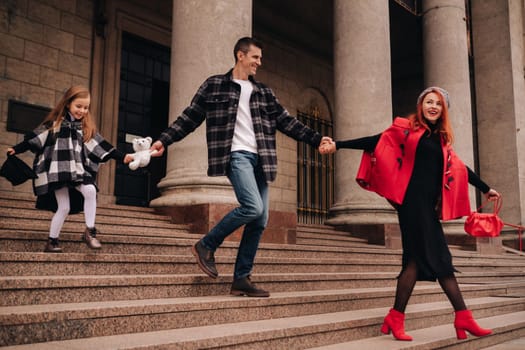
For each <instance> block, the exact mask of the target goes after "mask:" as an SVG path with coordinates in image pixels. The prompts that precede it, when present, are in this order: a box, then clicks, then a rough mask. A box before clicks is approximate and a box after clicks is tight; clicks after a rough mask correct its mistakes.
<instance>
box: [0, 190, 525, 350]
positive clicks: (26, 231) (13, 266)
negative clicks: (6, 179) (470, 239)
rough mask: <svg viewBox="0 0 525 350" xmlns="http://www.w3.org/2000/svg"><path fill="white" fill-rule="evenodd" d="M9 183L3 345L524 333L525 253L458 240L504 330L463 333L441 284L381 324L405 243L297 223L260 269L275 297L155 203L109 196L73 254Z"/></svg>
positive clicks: (213, 343)
mask: <svg viewBox="0 0 525 350" xmlns="http://www.w3.org/2000/svg"><path fill="white" fill-rule="evenodd" d="M33 207H34V201H33V198H32V197H31V196H28V195H23V194H15V193H11V192H1V191H0V276H1V277H0V346H3V347H5V349H44V350H45V349H68V350H69V349H79V350H80V349H96V350H104V349H219V348H220V349H250V350H253V349H310V348H318V349H360V350H361V349H367V350H368V349H381V350H385V349H435V348H451V349H454V348H457V349H482V348H486V347H489V346H492V345H494V344H500V343H503V342H505V341H507V340H510V339H516V338H521V337H525V278H524V275H525V257H523V256H519V255H515V254H505V255H499V256H483V257H481V256H479V255H477V254H476V253H475V252H471V251H462V250H453V255H454V261H455V265H456V267H457V269H458V270H460V271H461V273H458V275H457V278H458V281H459V282H460V284H461V285H460V287H461V289H462V291H463V295H464V296H465V299H466V302H467V305H468V306H469V308H470V309H472V310H473V312H474V315H475V317H476V318H477V320H478V322H479V323H480V324H481V325H482V326H484V327H490V328H493V330H494V334H493V335H491V336H488V337H483V338H476V337H472V336H469V338H468V339H467V340H463V341H458V340H456V339H455V331H454V328H453V326H452V323H453V312H452V309H451V306H450V304H449V303H448V301H447V300H446V298H445V295H444V293H443V292H442V291H441V289H440V287H439V285H438V284H437V283H418V284H417V285H416V288H415V291H414V294H413V297H412V299H411V300H410V304H409V307H408V309H407V321H406V328H407V331H408V333H409V334H411V335H412V336H413V337H414V338H415V340H414V341H413V342H399V341H395V340H394V339H393V337H392V336H391V335H389V336H384V335H381V334H380V332H379V328H380V326H381V323H382V320H383V317H384V315H385V314H386V313H387V312H388V309H389V308H390V306H391V305H392V302H393V295H394V290H395V282H396V279H395V278H396V276H397V274H398V272H399V266H400V259H401V252H400V251H397V250H388V249H385V248H384V247H381V246H373V245H368V244H366V243H365V241H364V240H361V239H357V238H352V237H350V236H349V234H348V233H346V232H342V231H336V230H333V229H329V228H326V227H323V226H313V225H312V226H306V225H300V226H299V227H298V236H297V245H278V244H262V245H261V247H260V249H259V252H258V256H257V260H256V268H255V271H254V275H253V280H254V282H255V283H257V285H259V286H260V287H262V288H264V289H267V290H269V291H271V293H272V295H271V297H270V298H262V299H259V298H246V297H232V296H230V295H229V287H230V284H231V274H232V270H233V264H234V259H235V254H236V246H237V244H236V243H235V242H225V243H224V244H223V246H222V247H221V248H220V249H219V250H218V251H217V254H216V259H217V265H218V266H217V267H218V270H219V272H220V276H219V278H218V279H216V280H213V279H210V278H208V277H206V276H205V275H204V274H203V273H202V272H201V271H200V270H199V269H198V267H197V266H196V264H195V261H194V258H193V256H192V255H191V253H190V247H191V245H192V244H193V243H194V242H195V241H196V240H197V239H198V238H199V236H198V235H196V234H193V233H191V232H190V231H189V228H188V227H186V226H184V225H176V224H173V223H171V222H170V220H169V218H167V217H165V216H161V215H157V214H155V213H154V211H153V210H151V209H147V208H135V207H126V206H116V205H101V206H99V209H98V211H97V227H98V229H99V230H100V231H101V232H102V234H101V235H100V239H101V241H102V244H103V247H102V250H100V251H91V250H89V248H87V247H86V246H85V244H83V243H82V242H81V240H80V235H81V232H82V231H83V228H84V224H83V216H82V214H77V215H72V216H69V217H68V220H67V221H66V224H65V225H64V228H63V231H62V234H61V237H60V239H61V246H62V247H63V249H64V253H62V254H49V253H42V250H43V247H44V245H45V241H46V239H47V230H48V226H49V222H50V218H51V213H47V212H42V211H37V210H35V209H33Z"/></svg>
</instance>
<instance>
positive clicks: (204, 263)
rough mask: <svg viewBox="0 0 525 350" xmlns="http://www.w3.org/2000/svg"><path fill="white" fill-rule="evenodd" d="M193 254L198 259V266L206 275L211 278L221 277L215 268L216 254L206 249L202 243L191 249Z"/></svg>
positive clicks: (199, 242)
mask: <svg viewBox="0 0 525 350" xmlns="http://www.w3.org/2000/svg"><path fill="white" fill-rule="evenodd" d="M191 253H192V254H193V255H194V256H195V257H196V258H197V264H198V265H199V267H200V268H201V270H202V271H203V272H204V273H205V274H207V275H208V276H210V277H211V278H217V276H219V273H218V272H217V268H216V267H215V256H214V252H212V251H211V250H209V249H206V248H205V247H204V246H203V245H202V243H201V241H198V242H197V243H195V245H194V246H193V247H191Z"/></svg>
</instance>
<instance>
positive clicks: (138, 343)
mask: <svg viewBox="0 0 525 350" xmlns="http://www.w3.org/2000/svg"><path fill="white" fill-rule="evenodd" d="M469 306H470V307H471V309H472V310H473V312H474V314H475V317H476V318H477V319H478V322H479V323H480V325H481V326H484V327H489V326H491V327H492V326H495V327H494V328H495V329H494V331H495V334H494V336H496V335H498V334H501V332H502V331H503V330H502V329H501V328H499V327H500V326H501V324H496V322H495V321H501V320H503V319H507V320H509V319H510V320H511V321H507V322H505V324H506V325H507V326H508V328H511V327H512V328H513V329H519V328H521V327H523V324H524V323H525V311H523V310H524V308H525V302H524V301H521V303H517V302H516V300H512V302H511V303H509V299H507V298H479V299H475V300H471V301H470V303H469ZM387 312H388V307H382V308H373V309H366V310H349V311H340V312H332V313H323V314H315V315H304V316H294V317H279V318H271V319H263V320H255V321H245V320H242V319H241V320H240V321H238V320H235V322H232V323H222V324H211V325H205V326H194V327H192V326H188V327H184V328H176V329H167V330H157V331H153V332H137V333H127V334H121V335H111V336H100V337H90V338H82V339H73V340H62V341H51V342H47V343H35V344H27V345H26V346H24V345H18V346H14V347H12V348H11V349H26V348H30V346H38V348H39V349H98V350H103V349H116V348H118V349H145V348H162V349H207V348H221V349H304V348H307V347H312V346H322V345H328V344H334V343H343V342H349V341H355V340H358V339H362V338H365V337H370V336H374V335H376V334H378V333H379V328H380V325H381V323H382V321H383V317H384V315H385V314H386V313H387ZM509 315H510V317H509ZM492 318H494V319H492ZM493 321H494V322H493ZM190 322H191V321H190ZM452 322H453V312H452V309H451V308H450V304H449V303H448V302H435V303H426V304H419V305H414V306H413V307H412V308H411V309H410V310H407V323H406V324H407V330H412V331H411V332H410V333H411V334H416V333H414V332H417V330H418V329H422V330H423V329H426V328H430V327H431V326H432V328H437V327H443V330H442V332H443V333H441V334H440V336H439V339H438V340H437V341H444V340H442V338H445V341H447V340H452V339H453V336H454V335H455V334H454V330H453V327H452V325H451V324H452ZM508 328H507V329H508ZM447 330H448V331H447ZM45 332H46V331H45V330H43V331H42V333H45ZM47 332H53V330H52V329H49V328H47ZM449 333H450V335H449ZM418 334H419V333H418ZM385 337H386V336H385ZM490 337H491V336H489V337H488V338H490ZM492 337H493V336H492ZM480 339H482V338H480ZM390 341H391V342H392V343H394V344H396V343H397V344H399V343H403V342H396V341H394V340H392V339H391V338H390ZM403 345H405V346H407V345H409V344H406V343H405V344H403ZM384 348H388V347H384ZM384 348H383V349H384ZM6 349H9V348H6ZM360 349H369V348H368V347H361V348H360Z"/></svg>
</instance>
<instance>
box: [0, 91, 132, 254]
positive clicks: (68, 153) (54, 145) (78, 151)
mask: <svg viewBox="0 0 525 350" xmlns="http://www.w3.org/2000/svg"><path fill="white" fill-rule="evenodd" d="M90 102H91V96H90V93H89V91H88V90H87V89H86V88H84V87H82V86H73V87H71V88H69V89H68V90H67V91H66V92H65V94H64V96H63V97H62V98H61V99H60V101H59V102H58V104H57V105H56V107H55V108H53V110H52V111H51V112H50V113H49V114H48V115H47V117H46V118H45V119H44V121H43V122H42V124H41V125H40V126H38V127H37V128H36V129H35V130H33V131H32V132H30V133H28V134H27V135H25V137H24V141H23V142H21V143H19V144H17V145H16V146H13V147H10V148H8V150H7V152H8V154H10V155H12V154H17V153H23V152H25V151H27V150H30V151H31V152H33V153H35V160H34V162H33V170H34V171H35V173H36V175H37V176H38V178H36V179H35V180H34V182H33V190H34V193H35V195H36V196H37V203H36V207H37V208H39V209H46V210H52V211H54V212H55V215H54V216H53V219H52V220H51V226H50V229H49V239H48V242H47V244H46V246H45V249H44V251H45V252H50V253H59V252H61V251H62V249H61V248H60V247H59V244H58V236H59V234H60V230H61V229H62V225H63V224H64V221H65V220H66V217H67V215H68V214H69V213H72V214H74V213H78V212H80V211H81V210H82V209H83V210H84V218H85V222H86V230H85V231H84V234H83V235H82V240H83V241H84V242H86V244H87V245H88V247H90V248H92V249H100V242H99V241H98V239H97V229H96V228H95V214H96V209H97V202H96V199H97V187H96V176H97V172H98V168H99V163H101V162H105V161H107V160H109V159H116V160H119V161H123V162H124V163H129V162H130V161H131V160H132V157H131V155H124V154H123V153H122V152H120V151H118V150H117V149H116V148H114V147H113V146H112V145H110V144H109V143H108V142H107V141H106V140H104V138H103V137H102V136H101V135H100V134H99V133H98V132H97V130H96V126H95V123H94V121H93V119H92V117H91V114H90V112H89V105H90ZM82 204H83V208H82Z"/></svg>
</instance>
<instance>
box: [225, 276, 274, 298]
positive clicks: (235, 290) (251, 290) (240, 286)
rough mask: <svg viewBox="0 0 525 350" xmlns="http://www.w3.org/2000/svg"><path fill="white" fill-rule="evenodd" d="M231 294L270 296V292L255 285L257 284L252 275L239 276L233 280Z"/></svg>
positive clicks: (258, 296)
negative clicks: (251, 278) (253, 281)
mask: <svg viewBox="0 0 525 350" xmlns="http://www.w3.org/2000/svg"><path fill="white" fill-rule="evenodd" d="M230 294H231V295H236V296H242V295H246V296H248V297H256V298H267V297H269V296H270V292H268V291H265V290H264V289H259V288H257V287H255V284H253V283H252V281H250V277H244V278H239V279H236V280H235V281H233V283H232V289H231V291H230Z"/></svg>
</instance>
